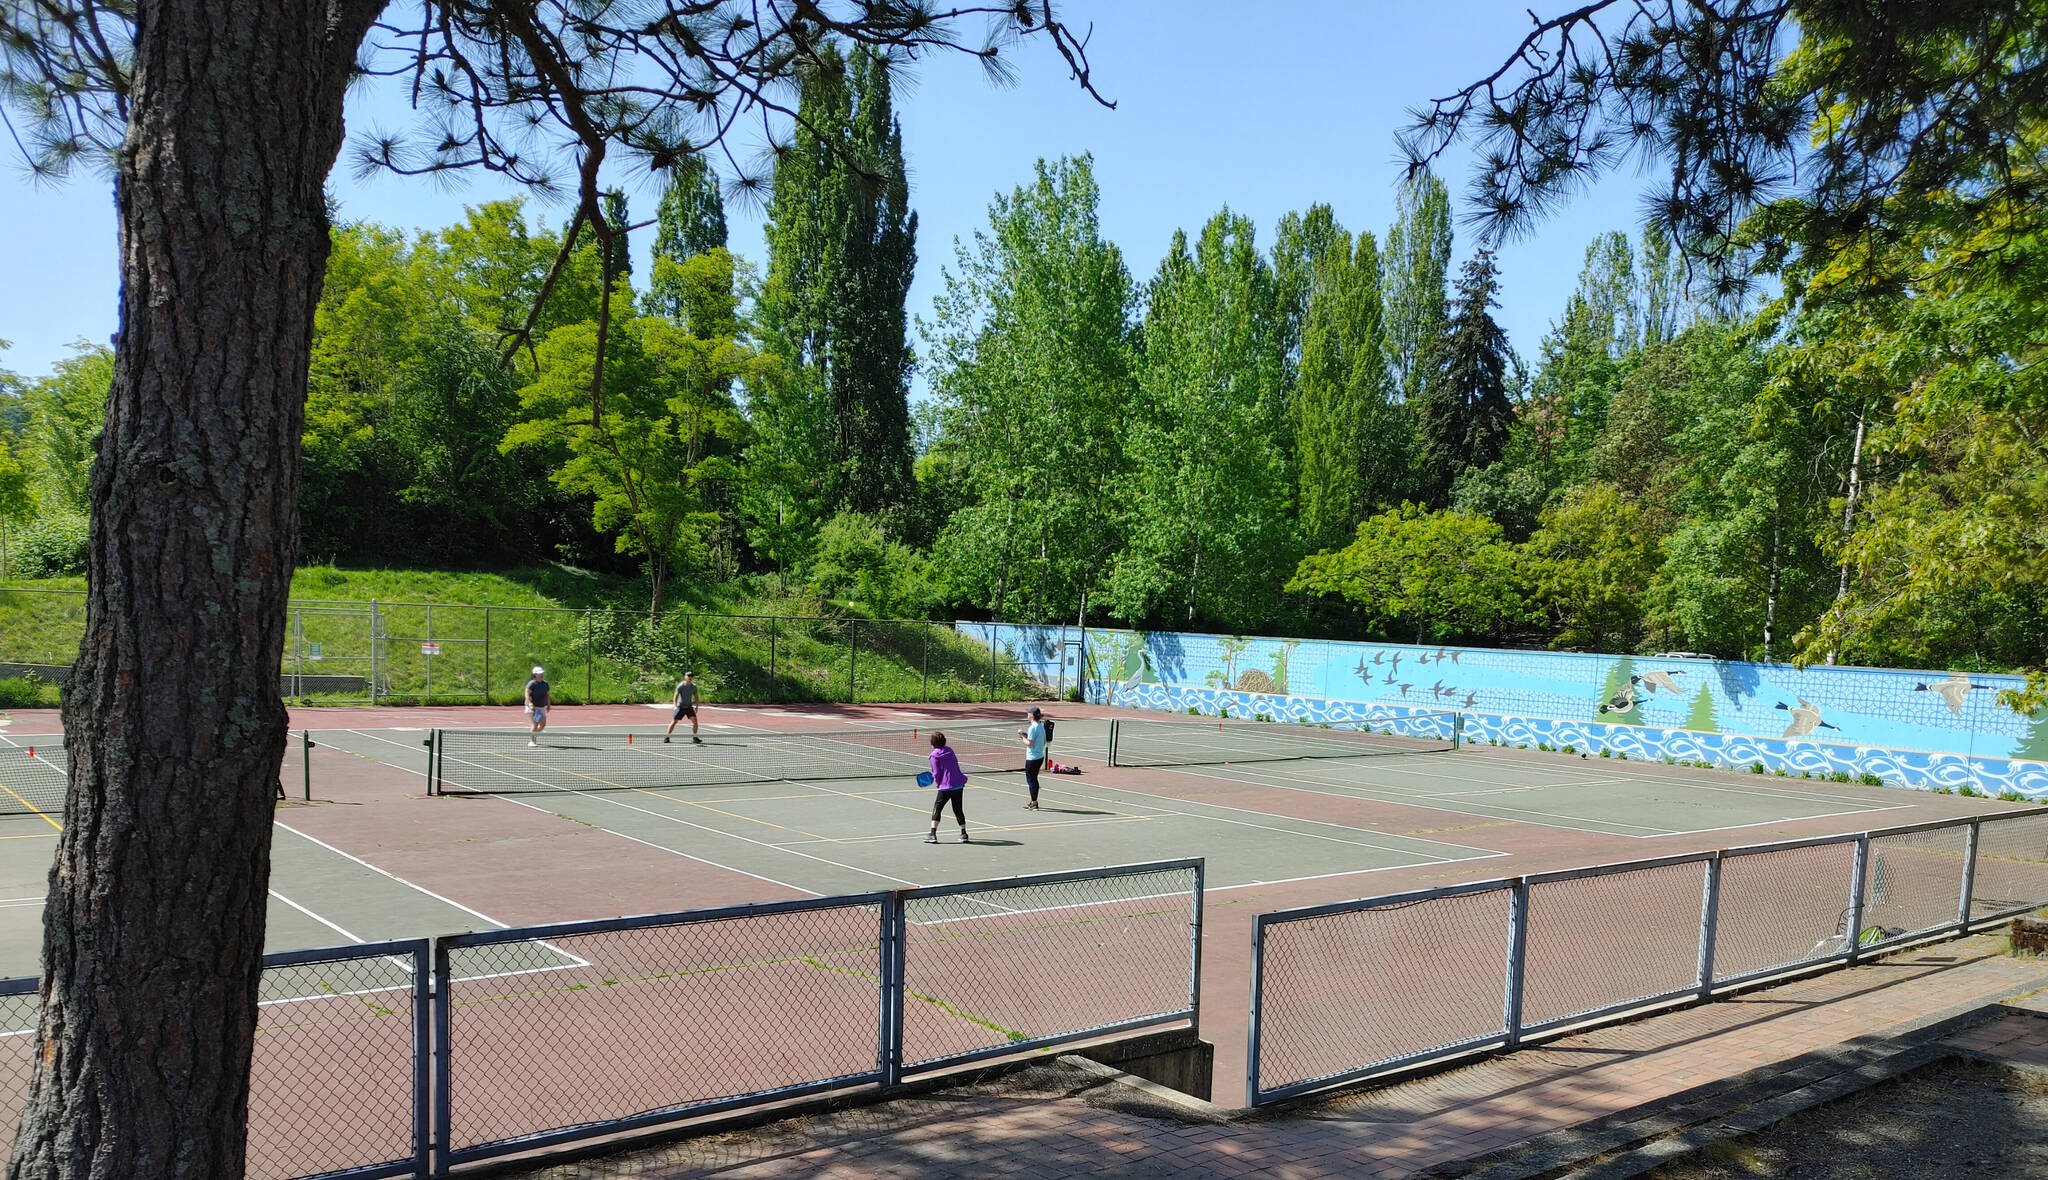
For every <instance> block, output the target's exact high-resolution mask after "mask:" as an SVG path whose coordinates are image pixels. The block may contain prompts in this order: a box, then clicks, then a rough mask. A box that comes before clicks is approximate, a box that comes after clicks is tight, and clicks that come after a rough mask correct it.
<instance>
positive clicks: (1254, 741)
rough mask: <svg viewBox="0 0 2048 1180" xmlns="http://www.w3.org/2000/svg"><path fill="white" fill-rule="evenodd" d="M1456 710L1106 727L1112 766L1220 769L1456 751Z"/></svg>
mask: <svg viewBox="0 0 2048 1180" xmlns="http://www.w3.org/2000/svg"><path fill="white" fill-rule="evenodd" d="M1457 735H1458V715H1457V713H1455V712H1450V711H1445V712H1423V713H1408V714H1404V715H1402V716H1399V717H1393V716H1389V717H1375V718H1372V719H1371V720H1365V721H1331V722H1327V723H1314V724H1306V725H1304V724H1297V723H1291V722H1277V723H1276V722H1265V721H1231V720H1222V721H1194V720H1189V721H1150V720H1143V719H1119V720H1117V721H1116V722H1115V723H1113V725H1112V726H1111V729H1110V738H1109V743H1110V745H1109V761H1110V765H1112V766H1220V765H1223V764H1225V763H1230V762H1288V761H1293V760H1295V759H1299V758H1368V757H1372V756H1374V755H1379V754H1434V753H1443V752H1447V751H1450V750H1455V749H1457V748H1458V745H1457V742H1458V737H1457Z"/></svg>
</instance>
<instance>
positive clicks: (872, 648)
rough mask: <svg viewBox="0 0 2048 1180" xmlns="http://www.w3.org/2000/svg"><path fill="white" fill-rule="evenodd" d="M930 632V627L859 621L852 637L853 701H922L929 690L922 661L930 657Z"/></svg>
mask: <svg viewBox="0 0 2048 1180" xmlns="http://www.w3.org/2000/svg"><path fill="white" fill-rule="evenodd" d="M932 630H933V628H932V624H930V623H916V622H898V621H894V620H890V619H875V620H867V619H863V620H861V622H860V624H859V625H858V627H857V628H856V630H855V633H854V640H855V652H856V655H857V657H858V658H857V659H856V661H855V663H854V669H855V672H854V685H853V691H854V696H853V699H854V700H856V701H921V700H924V699H925V695H926V693H927V692H928V691H929V689H930V683H929V681H928V679H927V677H926V675H925V661H926V659H927V658H929V657H930V655H931V640H932Z"/></svg>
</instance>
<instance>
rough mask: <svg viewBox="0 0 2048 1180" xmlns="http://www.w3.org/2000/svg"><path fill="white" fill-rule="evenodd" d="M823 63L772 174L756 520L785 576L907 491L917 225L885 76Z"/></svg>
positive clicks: (867, 59)
mask: <svg viewBox="0 0 2048 1180" xmlns="http://www.w3.org/2000/svg"><path fill="white" fill-rule="evenodd" d="M820 56H821V58H822V60H823V62H824V68H821V69H819V70H818V71H816V72H815V73H813V74H811V75H809V76H807V77H806V78H805V80H804V84H803V87H802V90H801V93H800V95H799V99H798V104H797V119H796V123H797V129H796V135H795V138H794V140H793V142H792V143H791V144H790V145H789V147H788V149H787V151H786V152H785V153H784V155H783V159H782V161H781V162H780V163H779V164H778V165H777V167H776V183H775V199H774V201H773V203H772V204H771V205H770V207H769V218H770V220H769V224H768V227H767V237H768V281H767V283H766V285H765V287H764V289H763V290H762V294H761V300H760V316H761V322H762V326H763V328H764V338H765V343H766V345H767V347H768V349H769V351H770V352H771V353H772V354H774V355H775V356H777V357H778V358H779V360H780V362H781V366H780V368H781V375H780V376H779V377H777V378H775V379H773V380H771V381H769V382H768V383H767V385H766V387H765V388H764V389H763V390H762V391H761V393H760V395H759V396H758V398H757V400H756V402H755V406H754V410H755V413H754V426H755V430H756V439H757V441H756V444H755V446H754V448H753V449H752V451H751V452H750V455H749V458H750V460H751V461H752V463H753V466H754V469H755V475H756V481H757V482H758V483H759V485H760V486H759V487H758V488H757V489H756V490H755V493H754V501H753V505H752V512H751V515H752V516H753V518H754V522H755V523H754V528H753V535H754V543H755V547H756V548H757V549H758V550H761V551H763V552H765V553H767V554H769V555H770V557H771V558H772V559H773V560H775V561H777V562H778V563H780V564H787V563H788V562H790V561H792V560H795V559H798V558H800V557H802V556H803V554H804V553H805V551H806V549H807V547H808V543H809V540H810V538H811V537H812V536H813V535H814V534H815V532H816V529H817V526H818V524H819V523H820V522H822V521H823V520H824V519H825V518H826V517H828V516H831V515H832V514H833V513H835V512H837V511H840V510H842V509H853V510H855V511H861V512H873V511H878V510H880V509H883V508H887V507H890V506H892V505H895V504H898V503H900V502H902V500H903V499H905V498H906V497H907V495H908V494H909V491H910V488H911V475H910V411H909V388H910V367H911V361H912V353H911V351H910V346H909V342H908V340H907V339H906V328H907V316H906V313H905V309H904V303H905V300H906V298H907V297H908V295H909V291H910V279H911V273H912V270H913V269H914V267H915V265H916V260H917V251H916V237H917V218H916V216H915V215H914V214H912V213H911V212H910V188H909V181H908V178H907V176H906V173H905V170H904V166H903V137H902V133H901V131H900V130H899V129H898V127H897V125H896V122H895V119H894V116H893V114H892V113H891V108H890V102H889V69H888V65H887V63H886V62H885V61H884V60H883V59H881V58H879V57H877V56H875V55H872V54H868V53H865V52H856V53H855V54H854V55H853V56H852V59H851V60H850V61H849V60H848V59H847V58H845V57H843V56H841V55H840V54H839V53H838V51H837V50H834V49H831V48H829V47H828V48H827V49H825V50H824V51H822V52H821V54H820Z"/></svg>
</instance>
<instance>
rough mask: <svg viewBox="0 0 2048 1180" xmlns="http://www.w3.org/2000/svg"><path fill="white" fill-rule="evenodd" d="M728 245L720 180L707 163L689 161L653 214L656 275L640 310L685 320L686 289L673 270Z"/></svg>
mask: <svg viewBox="0 0 2048 1180" xmlns="http://www.w3.org/2000/svg"><path fill="white" fill-rule="evenodd" d="M725 245H726V238H725V195H724V193H723V192H722V191H720V188H719V183H718V174H717V173H715V172H713V171H712V170H711V167H710V165H708V164H706V163H705V162H704V157H702V156H690V157H687V158H686V159H684V160H683V162H682V163H680V164H678V165H676V166H675V168H674V169H673V170H671V172H670V173H669V178H668V187H666V188H664V189H663V190H662V192H661V204H660V206H659V207H657V208H656V209H655V212H654V274H653V276H652V277H651V278H650V279H649V280H648V283H647V295H646V297H645V298H643V299H642V300H641V309H642V310H643V311H645V312H646V313H647V314H648V315H663V316H667V317H669V318H670V319H680V318H682V302H683V286H684V284H683V282H682V280H681V279H680V277H679V276H677V275H676V274H675V273H673V272H672V270H671V268H672V267H673V266H675V265H676V264H679V263H682V262H685V261H688V260H689V259H692V258H695V257H697V256H699V255H701V254H709V253H710V252H711V251H713V250H720V249H724V248H725ZM664 264H667V265H666V266H665V265H664Z"/></svg>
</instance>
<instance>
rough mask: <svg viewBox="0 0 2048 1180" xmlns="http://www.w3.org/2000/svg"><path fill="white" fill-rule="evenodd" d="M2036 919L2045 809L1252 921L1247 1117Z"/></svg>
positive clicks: (2043, 901)
mask: <svg viewBox="0 0 2048 1180" xmlns="http://www.w3.org/2000/svg"><path fill="white" fill-rule="evenodd" d="M2043 905H2048V815H2044V814H2042V813H2038V812H2036V813H2020V814H2010V815H1992V816H1982V817H1979V818H1976V819H1965V820H1948V821H1941V822H1936V823H1928V824H1915V825H1911V826H1908V827H1900V828H1888V829H1883V830H1880V831H1873V832H1866V833H1863V834H1861V835H1853V836H1828V837H1821V838H1818V839H1812V840H1798V841H1788V842H1785V843H1779V844H1770V845H1761V846H1757V847H1752V848H1739V849H1731V850H1728V851H1722V852H1701V853H1690V854H1685V855H1679V856H1670V857H1661V858H1658V859H1654V860H1643V861H1631V862H1628V863H1625V864H1614V865H1601V866H1598V867H1595V868H1587V869H1570V870H1565V871H1561V872H1552V873H1539V874H1535V875H1532V876H1528V877H1518V878H1513V879H1510V880H1501V881H1481V882H1475V883H1472V884H1469V885H1458V886H1452V887H1448V888H1443V889H1429V890H1420V891H1417V892H1414V893H1404V894H1398V895H1394V896H1389V897H1378V898H1368V899H1366V900H1363V901H1354V902H1342V903H1339V904H1336V905H1325V906H1316V907H1313V908H1310V909H1301V910H1288V911H1283V912H1280V913H1272V914H1262V915H1260V916H1259V917H1258V919H1257V922H1256V925H1255V928H1254V934H1253V950H1252V1020H1251V1046H1250V1083H1251V1084H1250V1091H1251V1101H1252V1102H1253V1104H1255V1105H1257V1104H1261V1103H1267V1102H1275V1101H1279V1100H1282V1099H1285V1098H1289V1097H1293V1096H1296V1095H1300V1094H1305V1093H1309V1092H1311V1091H1314V1090H1319V1089H1324V1088H1327V1087H1330V1086H1335V1085H1340V1084H1343V1083H1346V1082H1351V1081H1356V1080H1359V1079H1361V1078H1366V1077H1370V1076H1373V1075H1375V1074H1382V1073H1387V1072H1391V1071H1394V1070H1398V1069H1406V1068H1412V1067H1415V1066H1418V1065H1422V1064H1426V1063H1429V1062H1433V1061H1439V1060H1443V1059H1445V1058H1450V1057H1456V1056H1461V1055H1464V1054H1467V1053H1473V1052H1479V1051H1484V1050H1490V1049H1499V1048H1509V1047H1513V1046H1514V1045H1516V1044H1518V1043H1519V1042H1520V1041H1521V1040H1522V1039H1523V1038H1525V1037H1529V1036H1535V1035H1539V1034H1543V1033H1549V1032H1555V1031H1557V1030H1560V1029H1563V1028H1567V1027H1572V1026H1577V1025H1583V1024H1586V1023H1589V1022H1592V1021H1595V1020H1599V1019H1603V1018H1606V1017H1610V1016H1613V1015H1616V1014H1619V1013H1623V1012H1629V1011H1636V1010H1640V1009H1644V1008H1649V1007H1653V1006H1656V1005H1660V1004H1667V1003H1671V1002H1675V1001H1680V1000H1687V999H1695V998H1697V999H1704V998H1706V997H1708V996H1710V995H1712V994H1713V993H1715V992H1716V991H1718V990H1724V989H1727V988H1732V987H1737V986H1741V985H1744V984H1748V983H1753V982H1755V981H1757V980H1759V979H1764V978H1770V977H1774V976H1780V975H1785V974H1789V973H1792V972H1796V971H1801V970H1806V969H1818V968H1822V967H1829V966H1837V965H1841V964H1845V963H1852V962H1855V961H1856V960H1857V959H1858V958H1859V957H1861V956H1864V955H1868V954H1873V953H1881V952H1883V951H1886V950H1889V949H1892V948H1895V947H1898V946H1901V945H1904V944H1906V943H1907V942H1910V941H1913V940H1916V939H1924V938H1931V937H1948V936H1952V935H1955V934H1959V933H1963V932H1965V931H1968V930H1970V929H1972V928H1974V927H1977V926H1980V925H1983V924H1985V923H1989V922H1993V921H1997V920H2000V919H2003V918H2007V917H2011V916H2012V915H2014V914H2017V913H2024V912H2026V911H2028V910H2031V909H2035V908H2037V907H2040V906H2043Z"/></svg>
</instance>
